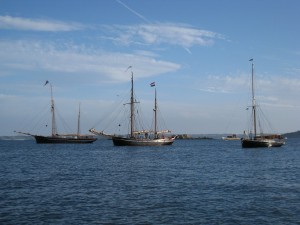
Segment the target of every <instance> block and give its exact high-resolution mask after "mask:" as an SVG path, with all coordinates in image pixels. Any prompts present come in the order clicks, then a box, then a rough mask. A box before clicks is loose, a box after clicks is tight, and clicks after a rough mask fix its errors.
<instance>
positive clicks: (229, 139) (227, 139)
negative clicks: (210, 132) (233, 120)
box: [222, 134, 241, 141]
mask: <svg viewBox="0 0 300 225" xmlns="http://www.w3.org/2000/svg"><path fill="white" fill-rule="evenodd" d="M222 139H223V140H225V141H237V140H241V138H240V137H238V136H237V135H236V134H232V135H227V136H226V137H222Z"/></svg>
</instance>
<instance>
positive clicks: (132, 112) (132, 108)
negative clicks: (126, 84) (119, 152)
mask: <svg viewBox="0 0 300 225" xmlns="http://www.w3.org/2000/svg"><path fill="white" fill-rule="evenodd" d="M133 97H134V95H133V72H131V96H130V137H132V138H133V136H134V134H133V133H134V99H133Z"/></svg>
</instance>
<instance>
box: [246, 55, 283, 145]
mask: <svg viewBox="0 0 300 225" xmlns="http://www.w3.org/2000/svg"><path fill="white" fill-rule="evenodd" d="M250 61H251V62H252V73H251V74H252V76H251V81H252V106H251V108H252V116H253V131H254V133H253V134H252V132H250V134H248V133H247V132H244V135H245V137H244V138H242V147H243V148H258V147H281V146H282V145H284V144H285V141H284V138H283V137H282V135H280V134H268V135H266V134H263V133H259V134H258V132H257V115H256V114H257V110H256V109H257V104H256V100H255V94H254V63H253V59H250Z"/></svg>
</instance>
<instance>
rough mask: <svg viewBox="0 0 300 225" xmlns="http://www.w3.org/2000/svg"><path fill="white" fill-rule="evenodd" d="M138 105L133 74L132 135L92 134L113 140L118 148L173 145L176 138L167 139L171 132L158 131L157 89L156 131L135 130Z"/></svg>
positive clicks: (97, 132) (155, 105)
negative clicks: (135, 97)
mask: <svg viewBox="0 0 300 225" xmlns="http://www.w3.org/2000/svg"><path fill="white" fill-rule="evenodd" d="M151 86H155V83H151ZM136 103H138V102H136V101H135V100H134V89H133V74H132V76H131V96H130V103H127V104H129V105H130V133H129V134H128V135H126V136H122V135H115V134H105V133H104V132H103V131H101V132H99V131H96V130H95V129H94V128H92V129H90V132H92V133H93V134H97V135H100V136H106V137H109V138H111V139H112V141H113V143H114V145H116V146H161V145H171V144H173V142H174V140H175V138H176V137H174V136H172V137H165V136H164V134H165V133H169V132H170V131H169V130H164V131H158V129H157V98H156V89H155V101H154V109H153V111H154V131H150V130H137V129H136V128H135V116H136V115H135V104H136Z"/></svg>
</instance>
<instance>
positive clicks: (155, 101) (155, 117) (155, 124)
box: [154, 88, 157, 138]
mask: <svg viewBox="0 0 300 225" xmlns="http://www.w3.org/2000/svg"><path fill="white" fill-rule="evenodd" d="M154 136H155V138H157V100H156V88H155V100H154Z"/></svg>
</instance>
